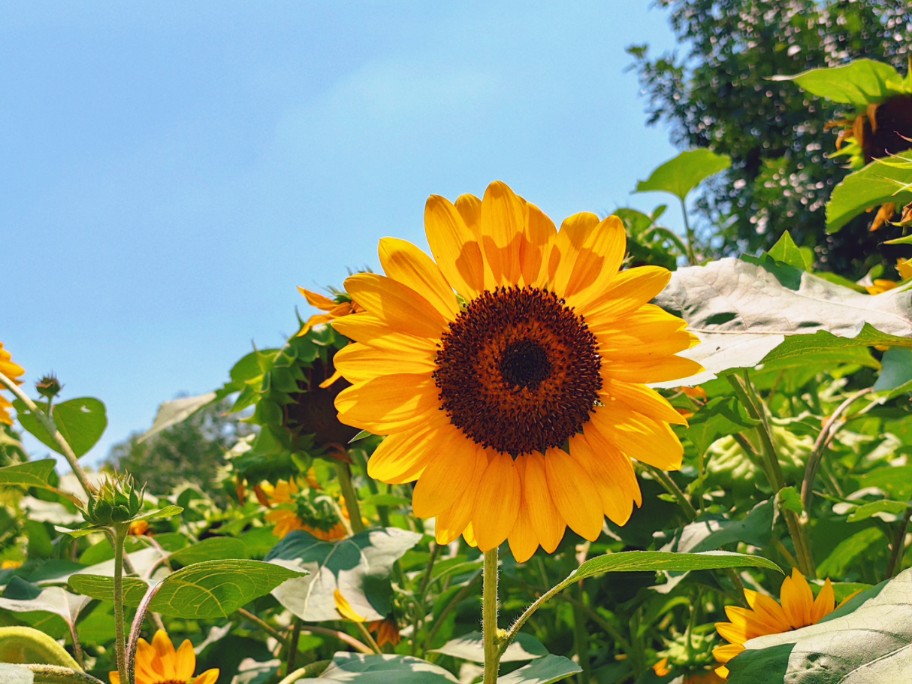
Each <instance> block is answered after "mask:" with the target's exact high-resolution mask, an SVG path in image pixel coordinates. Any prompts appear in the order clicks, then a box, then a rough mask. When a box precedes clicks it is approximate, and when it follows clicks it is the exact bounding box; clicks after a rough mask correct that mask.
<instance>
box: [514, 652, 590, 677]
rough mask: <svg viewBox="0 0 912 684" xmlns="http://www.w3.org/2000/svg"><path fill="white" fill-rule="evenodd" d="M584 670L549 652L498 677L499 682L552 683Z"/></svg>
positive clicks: (570, 661) (568, 660)
mask: <svg viewBox="0 0 912 684" xmlns="http://www.w3.org/2000/svg"><path fill="white" fill-rule="evenodd" d="M582 671H583V668H581V667H580V666H579V665H577V664H576V663H574V662H573V661H572V660H570V659H568V658H564V657H563V656H557V655H553V654H551V653H549V654H548V655H546V656H545V657H544V658H539V659H538V660H533V661H532V662H531V663H529V664H528V665H524V666H523V667H521V668H519V669H518V670H514V671H513V672H511V673H510V674H506V675H504V676H502V677H498V678H497V684H551V682H559V681H561V680H562V679H566V678H567V677H570V676H572V675H575V674H578V673H580V672H582Z"/></svg>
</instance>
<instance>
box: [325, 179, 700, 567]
mask: <svg viewBox="0 0 912 684" xmlns="http://www.w3.org/2000/svg"><path fill="white" fill-rule="evenodd" d="M425 229H426V234H427V239H428V243H429V245H430V248H431V253H432V254H433V259H432V258H431V257H429V256H427V255H426V254H425V253H424V252H422V251H421V250H419V249H418V248H417V247H415V246H414V245H412V244H410V243H408V242H405V241H403V240H398V239H394V238H384V239H382V240H381V241H380V263H381V265H382V266H383V269H384V271H385V275H379V274H375V273H361V274H358V275H354V276H351V277H350V278H348V280H346V282H345V288H346V290H347V291H348V292H349V294H350V295H351V298H352V301H353V302H354V303H355V304H357V305H358V306H359V307H361V308H362V309H363V312H361V313H356V314H354V315H349V316H345V317H344V318H340V319H337V320H336V321H334V323H333V325H334V327H335V329H336V330H337V331H338V332H340V333H342V334H343V335H345V336H347V337H349V338H350V339H352V340H353V341H354V342H355V344H351V345H349V346H347V347H345V348H343V349H341V350H340V351H339V352H337V353H336V356H335V358H334V362H335V364H336V368H337V369H338V370H339V371H340V372H341V373H342V375H343V376H344V377H345V379H346V380H348V381H349V382H350V383H351V384H352V386H351V387H348V388H347V389H345V390H344V391H342V392H341V393H340V394H339V395H338V397H336V402H335V403H336V408H337V409H338V410H339V418H340V420H341V421H342V422H344V423H347V424H349V425H352V426H355V427H358V428H361V429H364V430H368V431H370V432H373V433H375V434H378V435H385V436H386V439H385V440H384V441H383V442H382V444H380V446H379V447H378V448H377V449H376V451H375V452H374V454H373V456H372V457H371V459H370V461H369V465H368V472H369V474H370V475H371V476H372V477H374V478H376V479H378V480H381V481H383V482H387V483H404V482H412V481H416V480H417V484H416V486H415V490H414V497H413V508H414V512H415V514H416V515H418V516H420V517H425V518H427V517H436V527H435V529H436V537H437V540H438V542H440V543H448V542H450V541H452V540H454V539H456V538H457V537H459V535H464V536H465V537H466V539H467V540H468V541H469V542H470V543H475V544H477V545H478V547H479V548H480V549H481V550H483V551H487V550H490V549H493V548H495V547H497V546H498V545H500V544H501V543H502V542H503V541H504V540H509V543H510V548H511V550H512V551H513V554H514V556H515V557H516V558H517V559H518V560H520V561H522V560H526V559H528V558H529V557H530V556H531V555H532V554H533V553H534V552H535V550H536V549H537V548H538V547H539V546H541V547H543V548H544V549H545V550H546V551H548V552H549V553H550V552H552V551H554V549H555V548H556V547H557V545H558V543H559V542H560V540H561V538H562V537H563V534H564V531H565V529H566V527H567V526H569V527H570V528H571V529H572V530H574V531H575V532H577V533H578V534H580V535H581V536H583V537H585V538H586V539H590V540H594V539H595V538H596V537H598V535H599V533H600V532H601V530H602V525H603V522H604V518H605V516H608V518H609V519H611V520H612V521H614V522H616V523H618V524H624V523H625V522H626V521H627V519H628V518H629V517H630V514H631V512H632V509H633V505H634V503H636V504H637V505H639V504H640V503H641V502H642V497H641V494H640V489H639V485H638V484H637V480H636V476H635V474H634V470H633V465H632V462H631V459H633V458H635V459H638V460H640V461H643V462H644V463H648V464H651V465H654V466H656V467H658V468H663V469H676V468H679V467H680V464H681V456H682V449H681V445H680V443H679V441H678V439H677V437H676V436H675V434H674V432H673V431H672V430H671V428H670V426H669V423H678V424H681V423H683V422H684V419H683V418H682V417H681V415H680V414H679V413H678V412H677V411H675V410H674V409H673V408H672V407H671V406H670V405H669V404H668V402H667V401H665V400H664V399H663V398H662V397H661V396H659V395H658V394H657V393H656V392H654V391H653V390H651V389H649V388H648V387H646V386H645V384H644V383H650V382H659V381H664V380H673V379H676V378H681V377H684V376H689V375H692V374H693V373H696V372H698V371H699V370H700V367H699V365H698V364H696V363H695V362H693V361H690V360H687V359H683V358H680V357H678V356H676V354H677V353H678V352H680V351H683V350H685V349H687V348H688V347H690V346H692V345H693V344H694V342H695V338H694V337H693V336H692V335H691V334H690V333H689V332H688V331H687V330H686V325H685V323H684V321H683V320H681V319H680V318H677V317H675V316H672V315H671V314H668V313H666V312H665V311H663V310H662V309H660V308H659V307H657V306H654V305H652V304H649V303H648V302H649V300H651V299H652V298H653V297H654V296H655V295H656V294H658V293H659V292H660V291H661V290H662V289H663V288H664V287H665V285H666V284H667V283H668V280H669V277H670V274H669V272H668V271H667V270H665V269H662V268H658V267H654V266H643V267H639V268H634V269H630V270H626V271H620V267H621V264H622V262H623V260H624V252H625V245H626V238H625V233H624V227H623V225H622V223H621V221H620V220H619V219H618V218H617V217H613V216H612V217H609V218H606V219H604V220H600V219H599V218H598V217H597V216H596V215H595V214H590V213H581V214H576V215H574V216H571V217H569V218H567V219H566V220H565V221H564V222H563V224H562V225H561V228H560V230H557V229H556V227H555V225H554V224H553V223H552V222H551V220H550V219H549V218H548V217H547V216H546V215H545V214H544V213H542V211H541V210H540V209H539V208H538V207H536V206H535V205H533V204H531V203H529V202H526V201H525V200H524V199H522V198H521V197H518V196H517V195H515V194H514V193H513V191H512V190H511V189H510V188H509V187H507V186H506V185H505V184H503V183H501V182H495V183H492V184H491V185H490V186H489V187H488V189H487V191H486V192H485V195H484V198H483V199H481V200H480V199H478V198H477V197H475V196H473V195H463V196H461V197H460V198H459V199H457V200H456V203H455V204H453V203H451V202H449V201H448V200H446V199H444V198H443V197H438V196H432V197H431V198H430V199H429V200H428V203H427V208H426V212H425Z"/></svg>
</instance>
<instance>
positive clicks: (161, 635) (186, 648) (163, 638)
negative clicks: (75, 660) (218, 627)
mask: <svg viewBox="0 0 912 684" xmlns="http://www.w3.org/2000/svg"><path fill="white" fill-rule="evenodd" d="M194 670H196V653H195V652H194V651H193V644H191V643H190V640H189V639H186V640H184V643H182V644H181V645H180V648H178V649H177V650H175V649H174V644H172V643H171V639H170V638H169V637H168V635H167V634H166V633H165V632H164V631H163V630H161V629H160V630H158V631H157V632H156V633H155V636H154V637H152V643H151V644H150V643H149V642H148V641H146V640H145V639H140V640H139V648H138V649H137V651H136V684H215V682H216V681H217V680H218V676H219V670H218V668H213V669H211V670H206V671H205V672H203V673H202V674H201V675H197V676H196V677H194V676H193V672H194ZM109 676H110V678H111V684H120V675H119V674H118V673H116V672H111V673H110V674H109Z"/></svg>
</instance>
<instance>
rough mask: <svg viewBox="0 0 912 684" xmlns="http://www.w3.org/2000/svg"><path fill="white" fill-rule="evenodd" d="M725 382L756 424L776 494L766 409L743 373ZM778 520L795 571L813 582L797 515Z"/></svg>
mask: <svg viewBox="0 0 912 684" xmlns="http://www.w3.org/2000/svg"><path fill="white" fill-rule="evenodd" d="M727 379H728V382H729V384H731V386H732V388H733V389H734V390H735V394H737V395H738V398H739V399H740V400H741V401H742V402H743V403H744V407H745V408H746V409H747V412H748V414H749V415H750V416H751V418H753V419H754V420H757V421H759V423H760V424H759V425H758V426H757V428H756V430H757V435H758V436H759V438H760V454H761V456H762V457H763V458H764V460H765V461H766V464H767V469H768V471H767V476H768V477H770V478H771V479H770V486H771V487H772V488H773V491H775V492H779V491H781V490H782V489H783V488H784V487H785V477H784V476H783V474H782V468H781V466H780V465H779V457H778V456H777V455H776V446H775V444H773V433H772V430H771V429H770V424H769V416H768V415H767V411H766V406H765V405H764V404H763V401H762V400H761V399H760V397H759V396H758V395H757V392H756V390H755V389H754V386H753V384H752V383H751V381H750V377H749V376H748V375H747V372H746V371H745V372H744V373H743V374H742V375H741V376H740V377H736V376H734V375H729V376H727ZM782 517H783V518H784V519H785V524H786V527H788V530H789V535H790V536H791V538H792V543H793V544H794V546H795V555H796V556H797V561H798V569H799V570H800V571H801V573H802V574H803V575H804V576H805V577H808V578H811V579H813V578H814V577H815V576H816V571H815V570H814V559H813V557H812V556H811V547H810V543H809V541H808V538H807V534H806V532H805V528H804V526H803V525H802V524H801V521H800V519H799V518H798V514H797V513H795V512H794V511H790V510H783V511H782Z"/></svg>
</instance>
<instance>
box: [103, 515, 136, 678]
mask: <svg viewBox="0 0 912 684" xmlns="http://www.w3.org/2000/svg"><path fill="white" fill-rule="evenodd" d="M129 529H130V526H129V524H127V523H118V524H116V525H112V526H111V527H110V528H109V530H110V535H111V543H112V544H113V546H114V639H115V651H116V654H117V672H118V673H119V674H120V681H121V682H124V683H125V684H134V680H133V679H131V678H129V677H128V675H127V669H128V668H127V632H126V629H125V627H126V624H125V623H124V596H123V572H124V559H123V556H124V541H126V538H127V531H128V530H129Z"/></svg>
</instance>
